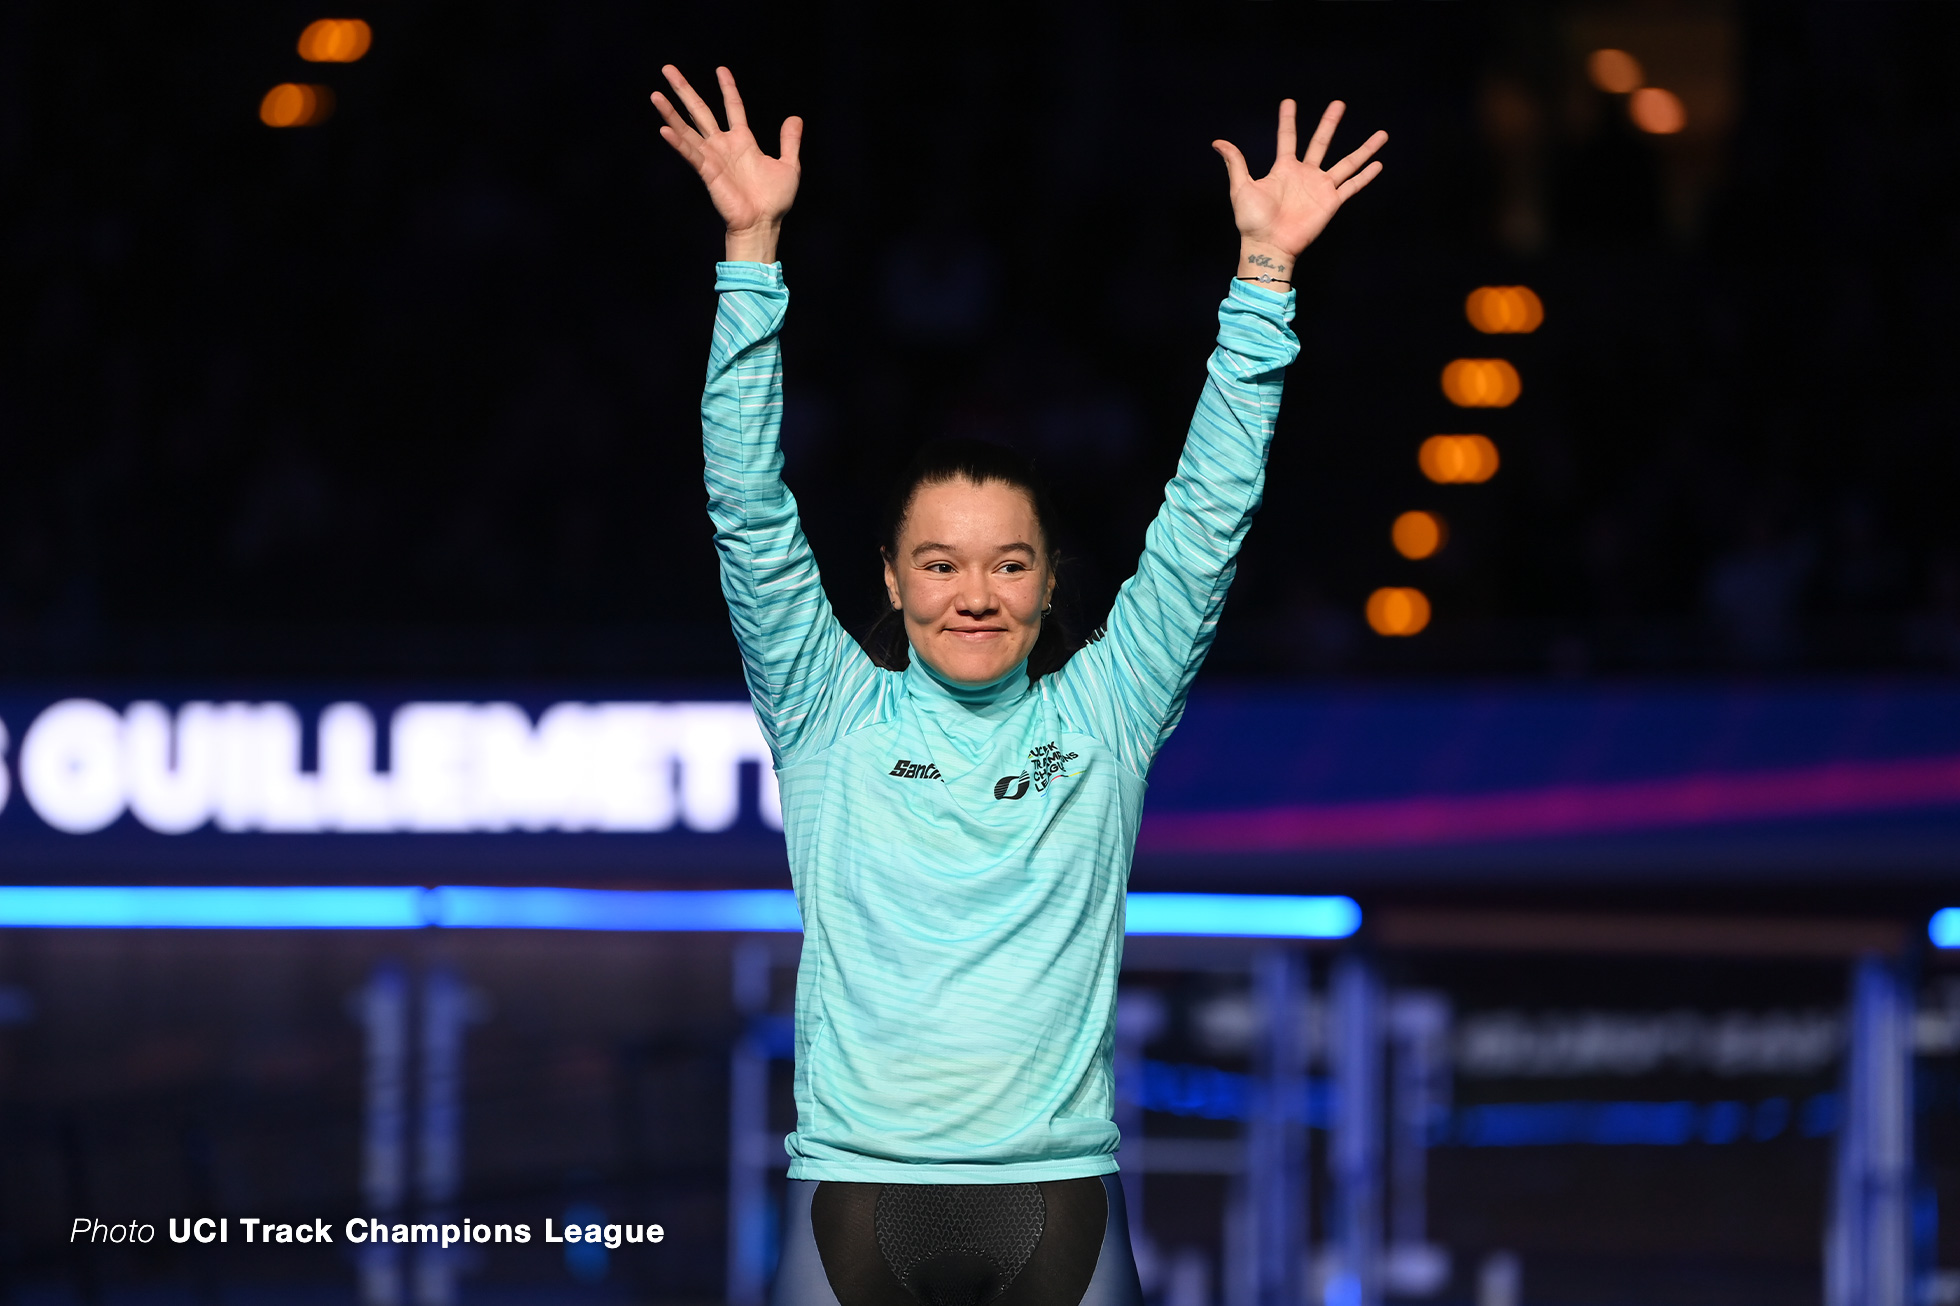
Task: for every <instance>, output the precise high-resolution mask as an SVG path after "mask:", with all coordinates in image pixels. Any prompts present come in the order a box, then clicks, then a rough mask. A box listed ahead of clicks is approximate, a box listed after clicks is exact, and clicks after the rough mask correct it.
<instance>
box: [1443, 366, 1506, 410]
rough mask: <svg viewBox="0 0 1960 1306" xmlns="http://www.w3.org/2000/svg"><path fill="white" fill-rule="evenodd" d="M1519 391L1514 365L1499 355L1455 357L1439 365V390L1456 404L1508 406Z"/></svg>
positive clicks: (1493, 406)
mask: <svg viewBox="0 0 1960 1306" xmlns="http://www.w3.org/2000/svg"><path fill="white" fill-rule="evenodd" d="M1523 392H1524V382H1523V381H1522V380H1520V379H1519V377H1518V369H1517V368H1515V367H1512V366H1511V365H1510V364H1509V363H1507V362H1505V361H1504V360H1503V359H1501V358H1459V359H1457V360H1456V361H1455V362H1453V363H1451V364H1450V365H1449V366H1448V367H1445V368H1444V369H1443V394H1444V395H1445V396H1446V397H1447V398H1448V399H1449V401H1450V402H1451V403H1453V404H1455V405H1456V406H1457V407H1458V408H1509V407H1510V406H1511V405H1512V404H1514V403H1516V402H1517V401H1518V396H1519V395H1520V394H1522V393H1523Z"/></svg>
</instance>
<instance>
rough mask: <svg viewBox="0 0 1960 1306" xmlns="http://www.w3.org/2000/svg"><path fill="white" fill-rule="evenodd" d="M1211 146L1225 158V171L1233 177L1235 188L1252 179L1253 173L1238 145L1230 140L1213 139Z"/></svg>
mask: <svg viewBox="0 0 1960 1306" xmlns="http://www.w3.org/2000/svg"><path fill="white" fill-rule="evenodd" d="M1211 148H1212V149H1214V150H1217V151H1218V153H1219V155H1220V157H1222V158H1223V159H1224V160H1225V172H1226V174H1227V175H1228V176H1230V177H1231V179H1232V185H1233V187H1234V188H1237V187H1238V186H1240V185H1242V184H1244V183H1246V182H1249V181H1251V180H1252V174H1251V172H1249V171H1248V170H1247V169H1246V166H1245V155H1243V154H1240V153H1239V147H1238V146H1236V145H1234V144H1232V142H1230V141H1213V142H1212V143H1211Z"/></svg>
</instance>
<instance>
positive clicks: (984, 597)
mask: <svg viewBox="0 0 1960 1306" xmlns="http://www.w3.org/2000/svg"><path fill="white" fill-rule="evenodd" d="M958 604H959V611H960V615H961V616H962V617H972V618H976V619H977V618H980V617H991V616H993V615H994V613H995V612H997V611H999V609H1000V604H999V602H998V601H996V599H995V598H994V587H993V585H992V584H991V583H990V580H989V577H988V576H987V575H986V573H984V572H982V573H979V574H977V575H976V574H973V573H969V574H968V575H967V577H966V579H965V582H964V583H963V584H962V585H961V586H960V593H959V598H958Z"/></svg>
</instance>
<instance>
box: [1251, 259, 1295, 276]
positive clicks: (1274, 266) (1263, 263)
mask: <svg viewBox="0 0 1960 1306" xmlns="http://www.w3.org/2000/svg"><path fill="white" fill-rule="evenodd" d="M1245 261H1246V262H1248V263H1250V264H1251V265H1252V266H1253V267H1256V268H1265V269H1266V270H1267V271H1269V272H1273V273H1275V274H1277V273H1280V272H1284V271H1286V264H1284V263H1275V262H1273V260H1272V257H1271V255H1267V254H1247V255H1246V256H1245Z"/></svg>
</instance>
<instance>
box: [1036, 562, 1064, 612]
mask: <svg viewBox="0 0 1960 1306" xmlns="http://www.w3.org/2000/svg"><path fill="white" fill-rule="evenodd" d="M1060 579H1061V577H1059V576H1057V575H1056V574H1055V569H1054V568H1053V567H1050V568H1049V569H1048V592H1047V593H1046V594H1044V595H1042V598H1041V610H1042V613H1043V614H1044V615H1045V614H1046V613H1047V611H1048V609H1050V608H1052V607H1054V606H1055V583H1056V582H1057V581H1058V580H1060Z"/></svg>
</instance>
